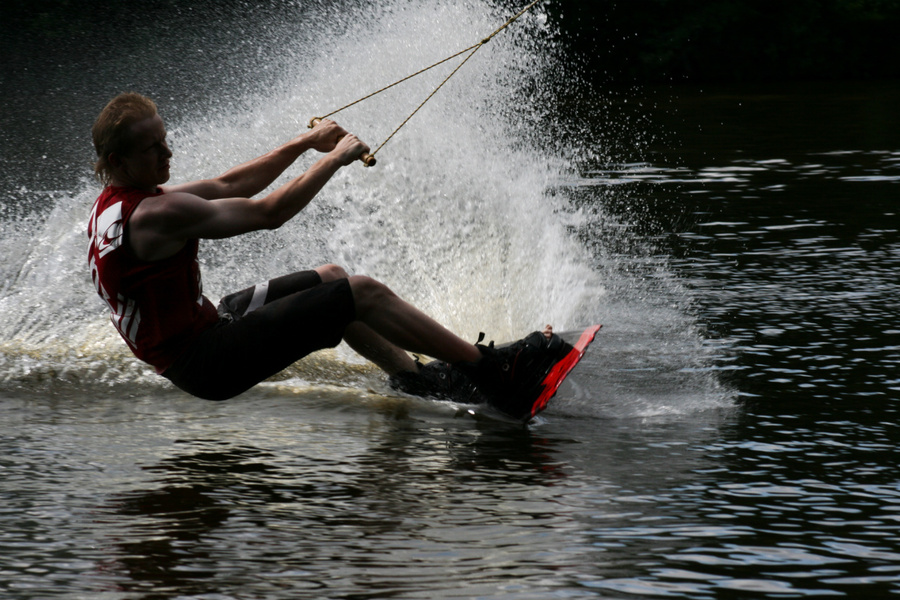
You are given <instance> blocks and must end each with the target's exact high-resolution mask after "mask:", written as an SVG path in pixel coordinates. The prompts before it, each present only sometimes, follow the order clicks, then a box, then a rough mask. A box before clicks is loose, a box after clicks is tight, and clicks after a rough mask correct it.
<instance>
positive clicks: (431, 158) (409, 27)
mask: <svg viewBox="0 0 900 600" xmlns="http://www.w3.org/2000/svg"><path fill="white" fill-rule="evenodd" d="M450 4H453V5H452V6H441V7H440V8H438V9H435V7H434V6H432V5H431V4H430V3H427V2H424V1H402V0H395V1H391V2H384V3H379V5H378V6H374V7H373V6H366V7H359V6H356V5H355V4H352V3H351V5H352V6H355V7H356V8H355V9H354V10H352V11H350V10H348V11H336V10H333V9H330V8H328V6H320V5H317V4H314V5H313V6H312V8H310V7H306V10H307V11H311V13H310V12H308V13H305V15H306V18H312V17H311V15H312V16H314V17H315V18H316V19H317V22H319V23H324V24H325V25H322V26H320V27H317V28H297V27H296V24H293V25H294V27H291V26H290V25H292V24H285V23H283V22H281V23H276V22H274V21H268V22H265V23H260V24H258V25H259V29H260V30H261V31H265V32H266V35H267V36H268V38H267V39H269V41H270V42H271V43H273V44H274V43H275V42H276V41H277V45H278V47H279V49H280V51H279V52H277V53H272V52H268V53H262V54H261V55H260V54H259V53H257V55H256V56H254V57H253V63H252V64H253V68H254V69H256V70H258V71H259V76H258V77H256V78H254V77H253V76H252V74H249V73H246V72H245V73H244V74H243V77H242V78H234V79H229V80H228V81H225V82H223V84H222V86H223V89H224V88H227V89H228V93H227V94H216V93H215V92H216V90H215V89H214V88H213V89H210V90H208V93H209V96H208V97H207V101H206V102H205V103H197V105H195V106H192V107H191V108H189V109H184V108H181V109H180V110H172V113H174V116H172V117H170V116H168V113H166V110H165V109H166V105H167V104H168V103H172V104H176V103H175V102H172V101H171V100H168V101H163V102H160V105H161V108H162V111H163V117H164V118H165V119H166V120H167V125H168V128H169V134H170V139H171V144H172V147H173V151H174V153H175V156H174V158H173V160H172V163H173V169H172V171H173V178H172V181H173V182H174V181H183V180H190V179H195V178H202V177H209V176H214V175H216V174H218V173H221V172H223V171H224V170H225V169H227V168H229V167H230V166H233V165H234V164H237V163H239V162H242V161H244V160H247V159H250V158H252V157H254V156H257V155H259V154H261V153H263V152H265V151H267V150H268V149H270V148H271V147H274V146H275V145H276V144H278V143H280V142H282V141H286V140H287V139H289V137H291V136H293V135H296V133H298V132H299V131H301V130H302V129H303V128H304V127H305V123H306V122H307V120H308V119H309V118H310V117H312V116H318V115H321V114H323V113H326V112H328V111H330V110H332V109H334V108H335V107H338V106H342V105H344V104H345V103H347V102H349V101H351V100H353V99H355V98H356V97H359V96H361V95H363V94H365V93H368V92H369V91H371V90H374V89H378V88H380V87H382V86H384V85H386V84H387V83H390V82H392V81H394V80H396V79H399V78H400V77H403V76H405V75H407V74H408V73H410V72H413V71H415V70H418V69H419V68H421V67H422V66H425V65H428V64H431V63H433V62H434V61H436V60H439V59H441V58H443V57H444V56H446V55H448V54H451V53H453V52H455V51H457V50H459V49H461V48H464V47H467V46H469V45H471V44H472V43H474V42H475V41H477V40H479V39H481V37H483V36H484V35H485V34H486V33H489V32H491V31H492V30H493V29H495V28H496V26H497V25H498V23H502V22H503V20H504V19H505V16H504V13H503V12H502V11H498V10H496V8H494V7H493V6H492V5H490V4H489V3H488V2H486V1H474V2H468V3H466V4H465V5H457V3H450ZM297 10H298V11H299V9H297ZM234 60H236V59H234ZM248 60H249V59H248ZM564 64H565V62H564V60H563V58H562V56H561V51H560V49H559V48H558V46H557V44H556V41H555V34H554V31H553V29H552V27H550V26H549V25H548V22H547V18H546V15H543V14H542V13H540V11H539V10H536V11H535V12H533V13H530V14H528V15H527V16H526V17H524V18H523V19H521V21H520V22H517V24H516V27H515V28H510V30H509V31H508V32H504V34H503V35H501V36H498V37H496V38H494V40H493V41H492V42H491V43H490V44H488V45H486V46H485V47H484V48H483V49H481V50H480V51H479V53H478V54H477V55H476V56H475V57H474V58H473V59H472V60H470V61H469V63H467V65H466V67H465V68H464V69H463V70H461V71H460V72H459V73H458V74H457V75H456V76H454V77H453V79H451V81H450V83H448V84H447V85H446V86H445V87H444V88H443V89H442V90H441V91H440V92H439V94H438V95H436V96H435V97H434V99H432V100H431V101H429V102H428V103H427V104H426V105H425V107H424V108H423V109H422V110H421V111H420V112H419V113H418V114H416V116H415V117H414V118H413V119H412V120H411V121H410V122H409V124H408V125H406V126H405V127H404V128H403V129H402V130H401V131H400V133H398V134H397V136H396V137H395V138H394V139H392V140H391V142H390V143H389V144H387V145H386V146H385V147H384V149H383V150H382V151H381V152H380V153H379V165H378V166H377V167H375V168H373V169H364V168H362V167H360V166H352V167H350V168H347V169H344V170H343V171H342V172H341V173H340V174H339V175H338V176H336V177H335V178H334V179H333V180H332V181H331V182H330V183H329V184H328V186H327V187H326V188H325V189H324V190H323V191H322V192H321V193H320V194H319V196H318V197H317V198H316V200H315V201H314V202H313V203H312V204H311V205H310V206H309V207H308V208H307V209H306V210H305V211H304V212H303V213H301V214H300V215H299V216H298V217H296V218H295V219H294V220H293V221H291V222H290V223H288V224H287V225H285V226H284V227H282V228H281V229H280V230H278V231H275V232H260V233H255V234H251V235H247V236H243V237H241V238H236V239H230V240H224V241H215V242H213V241H205V242H203V244H202V245H201V263H202V268H203V271H204V283H205V291H206V293H207V295H208V296H210V297H211V298H212V299H213V300H214V301H215V299H217V298H218V297H219V296H221V295H224V294H225V293H228V292H229V291H232V290H234V289H237V288H240V287H245V286H247V285H251V284H253V283H256V282H258V281H261V280H264V279H268V278H270V277H273V276H276V275H279V274H282V273H285V272H289V271H294V270H298V269H302V268H309V267H312V266H316V265H319V264H323V263H326V262H334V263H338V264H340V265H342V266H344V267H345V268H346V269H347V270H348V271H349V272H351V273H363V274H368V275H371V276H373V277H375V278H377V279H379V280H381V281H384V282H385V283H387V284H388V285H389V286H390V287H391V288H392V289H394V290H395V291H397V292H398V293H399V294H400V295H401V296H403V297H405V298H407V299H408V300H410V301H411V302H413V304H415V305H417V306H419V307H420V308H422V309H423V310H425V311H426V312H427V313H429V314H431V315H432V316H434V317H435V318H436V319H438V320H439V321H441V322H442V323H444V324H446V325H447V326H448V327H449V328H451V329H452V330H454V331H456V332H457V333H459V334H460V335H463V336H464V337H467V338H469V339H474V338H475V337H476V336H477V334H478V332H479V331H486V332H488V334H489V335H490V336H491V337H492V338H494V339H496V340H498V341H501V340H508V339H514V338H517V337H520V336H521V335H522V334H524V333H526V332H528V331H531V330H534V329H536V328H539V327H540V326H542V325H543V324H544V323H547V322H550V323H553V324H554V326H555V327H556V328H557V330H565V329H574V328H577V327H580V326H584V325H586V324H589V323H593V322H605V323H606V324H607V329H606V331H607V332H608V331H610V330H612V331H613V332H615V330H616V329H617V328H618V329H619V331H620V332H625V333H624V334H620V336H621V339H622V340H624V339H625V338H626V337H630V336H631V337H630V340H629V342H628V343H627V344H625V346H627V348H626V349H624V350H623V352H625V353H628V352H636V353H638V354H640V353H641V352H642V351H643V350H646V347H642V346H641V344H642V343H644V344H650V343H653V344H655V343H656V342H657V341H659V339H658V338H659V337H661V336H662V337H663V338H664V339H663V340H662V341H663V343H664V344H667V345H670V346H674V347H675V349H674V351H673V352H672V353H671V355H672V356H676V355H677V356H679V360H681V358H682V357H683V356H684V354H686V353H695V354H696V352H697V351H696V349H695V346H696V339H695V338H692V337H691V335H692V334H691V333H690V330H691V325H692V323H691V320H690V319H689V318H688V317H687V316H686V315H685V311H684V306H683V290H681V289H680V288H679V287H678V286H677V284H675V283H674V279H673V278H672V277H671V276H668V275H667V273H666V271H665V268H664V266H658V267H657V268H655V269H654V271H655V274H654V275H653V276H652V277H650V279H653V280H654V283H653V285H652V286H648V285H647V284H646V283H645V281H646V280H647V279H648V278H647V277H646V274H647V273H646V269H645V270H644V272H643V273H642V274H639V275H637V276H636V275H633V274H629V269H622V268H621V267H622V259H621V258H616V257H614V256H610V255H607V254H606V253H604V252H602V251H601V252H599V253H598V252H596V248H597V247H600V248H602V247H603V245H604V243H605V242H604V239H605V236H606V235H607V233H608V232H607V231H604V228H603V222H604V221H605V216H604V213H603V209H602V203H600V202H597V203H595V204H594V205H592V206H590V207H589V208H584V207H581V208H579V209H577V210H576V209H573V208H572V206H571V203H570V202H569V198H568V195H567V194H566V193H559V191H560V190H561V189H562V190H565V188H566V187H567V186H572V185H577V183H578V178H577V177H576V176H575V175H574V169H573V165H572V157H573V156H577V155H578V153H579V152H589V151H590V150H589V148H588V146H589V143H588V142H587V140H588V139H589V138H590V136H589V135H588V128H585V129H584V130H583V131H582V130H579V127H577V126H574V127H573V126H572V124H568V125H567V127H566V129H567V131H568V133H569V135H570V136H571V137H570V139H567V140H565V143H564V144H563V143H561V141H560V140H559V139H558V138H555V137H551V136H548V135H546V134H545V133H544V132H545V131H549V130H554V129H556V130H558V129H560V127H559V125H560V122H561V121H562V120H564V119H565V115H564V114H563V113H561V112H559V107H558V105H557V102H558V95H559V93H560V92H561V90H562V89H563V88H564V87H571V86H573V85H575V86H577V85H583V84H582V83H580V82H579V80H578V78H577V75H576V74H575V73H568V72H566V69H565V68H564V67H563V65H564ZM231 66H233V67H234V69H235V70H240V68H241V66H242V65H241V64H240V63H238V64H233V65H231ZM453 66H455V65H454V64H450V65H449V66H448V67H447V68H446V69H445V70H443V71H441V70H440V69H438V70H437V72H436V73H434V74H432V73H429V74H427V75H425V76H422V77H420V78H417V79H416V80H413V81H411V82H408V83H406V84H403V85H402V86H399V87H398V88H395V89H393V90H390V91H388V92H385V93H384V94H381V95H379V96H376V97H374V98H372V99H371V100H368V101H366V102H364V103H362V104H360V105H357V106H355V107H353V108H350V109H348V110H346V111H344V112H342V113H341V114H338V115H336V116H335V117H334V118H335V119H336V120H338V122H340V123H341V124H343V125H344V126H345V127H347V128H348V129H349V130H351V131H353V132H354V133H357V135H359V136H360V138H362V139H363V140H366V141H368V142H369V143H370V145H372V146H373V147H374V146H375V145H376V144H377V143H379V142H380V141H381V140H383V139H385V138H386V137H387V136H388V135H389V134H390V132H391V131H392V129H393V128H394V127H395V126H396V125H397V124H399V123H400V122H402V120H403V119H404V118H405V117H406V116H407V115H408V114H409V113H410V112H411V111H412V110H413V109H414V108H415V106H417V105H418V104H419V102H420V101H421V100H422V99H424V98H425V97H426V96H427V95H428V93H429V92H430V91H431V90H432V89H433V88H434V86H435V85H437V83H439V81H440V80H441V79H443V77H445V76H446V75H447V74H448V73H449V70H450V69H452V68H453ZM255 82H257V83H259V84H260V85H254V83H255ZM263 82H264V83H265V85H262V83H263ZM116 83H122V82H118V81H117V82H116ZM122 87H125V86H124V85H123V86H122ZM195 102H196V101H195ZM201 104H202V105H201ZM98 108H99V107H98ZM548 123H551V124H552V126H548ZM307 164H309V162H308V160H307V159H301V161H299V163H298V166H297V167H295V168H292V169H290V170H289V171H288V173H286V174H285V175H284V179H282V181H284V180H286V178H288V177H291V176H296V174H297V173H299V172H300V171H299V170H300V169H302V168H304V166H305V165H307ZM282 181H279V182H276V183H275V185H278V184H279V183H281V182H282ZM573 182H575V183H573ZM98 191H99V190H98V188H97V185H96V184H95V183H94V182H92V181H91V180H90V179H89V178H88V177H87V176H85V177H84V179H83V180H82V181H81V182H80V183H79V184H78V185H77V186H75V187H74V188H73V189H68V190H63V191H53V192H46V191H44V192H40V191H35V190H28V189H20V190H19V200H18V203H19V204H20V205H24V204H25V203H24V201H23V200H22V198H36V197H37V198H40V197H43V198H44V199H45V202H46V205H47V206H48V207H49V209H48V210H28V211H15V210H7V211H6V213H5V214H3V215H0V216H2V242H0V244H2V251H3V252H2V256H3V257H4V258H3V264H2V267H0V268H2V271H0V274H2V276H3V284H2V288H0V292H2V295H0V313H2V314H3V319H2V323H0V381H4V382H5V385H8V386H12V387H36V388H38V389H50V388H55V387H57V386H62V387H63V388H64V389H72V388H73V386H74V387H79V386H84V387H85V388H96V386H97V384H98V382H99V383H102V384H105V385H108V386H111V387H113V388H116V389H119V388H120V387H121V386H128V387H129V388H133V387H134V386H135V384H136V385H137V386H138V387H139V388H143V389H157V388H159V389H164V388H165V384H164V383H162V380H161V379H159V378H156V377H155V376H153V375H152V374H151V373H150V370H149V368H147V367H145V366H143V365H141V364H140V363H138V362H137V361H135V360H134V359H133V358H131V356H130V354H129V353H128V350H127V348H126V347H125V345H124V344H123V343H122V342H121V341H120V340H119V339H118V338H117V337H116V335H115V332H114V331H113V329H112V327H110V326H109V324H108V322H107V320H106V315H105V312H104V308H103V307H102V306H101V304H100V302H99V300H98V299H97V298H96V295H95V294H94V293H93V290H92V288H91V284H90V279H89V273H88V271H87V269H86V267H85V264H84V261H85V255H86V252H85V250H86V236H85V233H84V227H85V220H86V217H87V213H88V211H89V209H90V205H91V203H92V202H93V199H94V198H95V197H96V195H97V193H98ZM16 202H17V200H16V198H12V202H11V204H13V205H14V204H16ZM579 232H580V233H581V234H584V233H585V232H587V233H586V235H587V236H588V239H589V243H585V237H584V235H578V236H576V235H573V233H579ZM661 280H665V281H666V282H667V283H666V284H665V285H660V283H659V282H660V281H661ZM611 290H612V291H613V293H610V291H611ZM651 294H652V295H654V298H653V300H652V301H650V300H648V298H649V296H650V295H651ZM659 294H662V295H663V296H664V298H663V299H660V298H659V297H658V295H659ZM680 304H681V305H680ZM638 331H640V332H647V331H650V332H654V333H651V334H650V335H649V336H645V337H644V338H643V341H635V340H638V339H639V338H640V336H638V337H633V334H634V333H635V332H638ZM685 332H687V333H685ZM612 335H613V336H615V333H613V334H612ZM623 343H624V342H623ZM634 344H637V346H638V347H637V348H634V347H633V346H634ZM657 350H658V348H657ZM329 360H332V359H329ZM333 360H337V361H339V362H340V361H345V362H346V361H348V360H350V359H349V358H348V357H347V356H345V355H344V354H341V355H340V357H339V358H335V359H333ZM350 362H352V360H351V361H350ZM595 396H596V394H595Z"/></svg>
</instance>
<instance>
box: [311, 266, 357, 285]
mask: <svg viewBox="0 0 900 600" xmlns="http://www.w3.org/2000/svg"><path fill="white" fill-rule="evenodd" d="M315 271H316V273H318V274H319V277H321V278H322V281H323V282H325V281H337V280H338V279H348V278H349V277H350V276H349V275H348V274H347V271H345V270H344V268H343V267H341V266H339V265H331V264H329V265H322V266H321V267H316V269H315Z"/></svg>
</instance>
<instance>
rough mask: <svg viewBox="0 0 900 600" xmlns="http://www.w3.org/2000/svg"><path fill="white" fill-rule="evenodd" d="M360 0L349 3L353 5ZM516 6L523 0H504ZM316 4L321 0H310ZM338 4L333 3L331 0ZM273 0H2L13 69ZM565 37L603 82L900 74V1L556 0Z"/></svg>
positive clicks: (277, 2)
mask: <svg viewBox="0 0 900 600" xmlns="http://www.w3.org/2000/svg"><path fill="white" fill-rule="evenodd" d="M353 1H354V0H342V2H341V4H344V5H346V6H347V9H348V10H352V5H353ZM502 1H503V2H504V3H505V4H506V5H507V6H504V9H505V10H508V11H510V14H512V12H513V11H515V10H516V9H518V8H521V7H523V6H524V5H525V0H521V1H519V0H512V1H510V0H502ZM306 4H316V3H315V2H307V3H306ZM332 4H334V3H332ZM303 5H304V2H300V1H294V2H291V1H289V0H273V1H267V2H238V1H235V0H224V1H218V2H214V1H206V2H203V1H200V0H193V1H190V0H148V1H145V2H134V1H133V0H103V1H102V2H97V1H95V0H4V2H3V3H2V5H0V34H2V40H0V51H2V53H3V56H2V63H3V65H4V66H3V67H2V68H3V69H4V70H8V69H15V68H16V65H17V64H20V63H21V61H22V60H24V57H27V56H28V55H31V56H32V57H33V56H34V54H35V53H38V54H41V55H42V56H45V57H47V58H48V59H52V57H54V56H55V55H64V54H65V53H66V52H68V51H70V49H71V48H73V47H80V48H83V47H85V46H84V45H85V44H86V43H87V44H93V45H95V47H102V46H104V45H108V44H111V43H113V42H114V40H115V39H116V38H117V37H120V36H121V35H122V30H121V29H117V30H112V29H110V28H109V27H108V24H109V23H110V22H112V21H113V20H115V21H117V22H118V23H120V24H121V23H128V22H129V21H131V22H137V21H141V20H144V19H159V20H160V22H161V23H168V24H169V25H170V26H171V24H172V23H173V22H174V23H178V24H180V25H183V26H187V27H190V25H191V24H192V23H199V22H200V21H199V20H196V21H195V19H198V18H199V17H200V16H201V15H202V14H203V13H207V14H208V13H209V12H210V11H215V12H216V13H218V14H222V13H232V14H234V15H240V14H241V13H242V12H248V11H253V12H256V11H263V12H275V13H277V12H279V11H288V12H289V11H296V10H297V9H298V8H300V7H302V6H303ZM545 6H546V8H547V10H548V11H549V13H550V15H551V17H552V19H553V20H554V21H555V22H556V23H558V24H559V25H560V28H561V31H562V37H563V39H564V41H565V43H566V44H567V45H569V46H571V47H572V48H573V49H574V50H575V51H576V54H575V55H576V56H579V57H580V58H581V60H582V61H583V64H582V65H581V66H582V68H584V69H585V71H586V72H587V73H588V74H589V75H590V76H591V78H592V79H594V80H595V81H599V82H617V83H635V82H638V83H703V82H761V81H809V80H838V79H842V80H847V79H886V78H896V77H898V76H900V42H898V33H900V0H627V1H625V0H620V1H617V2H613V1H604V0H547V3H546V4H545Z"/></svg>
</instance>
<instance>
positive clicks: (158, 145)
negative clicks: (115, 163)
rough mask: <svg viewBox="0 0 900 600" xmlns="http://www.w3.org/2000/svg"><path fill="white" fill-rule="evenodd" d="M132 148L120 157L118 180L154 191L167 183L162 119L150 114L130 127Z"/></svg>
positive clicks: (167, 147) (167, 151)
mask: <svg viewBox="0 0 900 600" xmlns="http://www.w3.org/2000/svg"><path fill="white" fill-rule="evenodd" d="M130 146H131V148H130V150H129V151H128V152H127V153H126V154H125V155H123V156H121V157H120V161H121V166H120V168H119V169H117V171H118V174H119V175H120V176H119V177H118V178H117V179H118V180H119V181H120V182H121V183H124V184H126V185H129V186H132V187H136V188H139V189H143V190H147V191H153V190H155V189H156V186H158V185H161V184H163V183H165V182H167V181H168V180H169V158H171V156H172V152H171V151H169V146H168V144H167V143H166V127H165V125H164V124H163V120H162V117H160V116H159V115H153V116H152V117H149V118H147V119H144V120H143V121H138V122H137V123H134V124H133V125H132V126H131V144H130Z"/></svg>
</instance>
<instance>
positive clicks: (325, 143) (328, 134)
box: [306, 119, 347, 152]
mask: <svg viewBox="0 0 900 600" xmlns="http://www.w3.org/2000/svg"><path fill="white" fill-rule="evenodd" d="M345 135H347V130H346V129H344V128H343V127H341V126H340V125H338V124H337V123H335V122H334V121H332V120H331V119H322V120H321V121H319V123H318V124H317V125H316V126H315V127H313V128H312V130H311V131H309V132H308V133H307V134H306V136H307V138H306V141H307V143H308V144H309V146H310V147H311V148H312V149H313V150H318V151H319V152H331V151H332V150H334V148H335V146H337V143H338V142H339V141H340V140H341V138H343V137H344V136H345Z"/></svg>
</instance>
